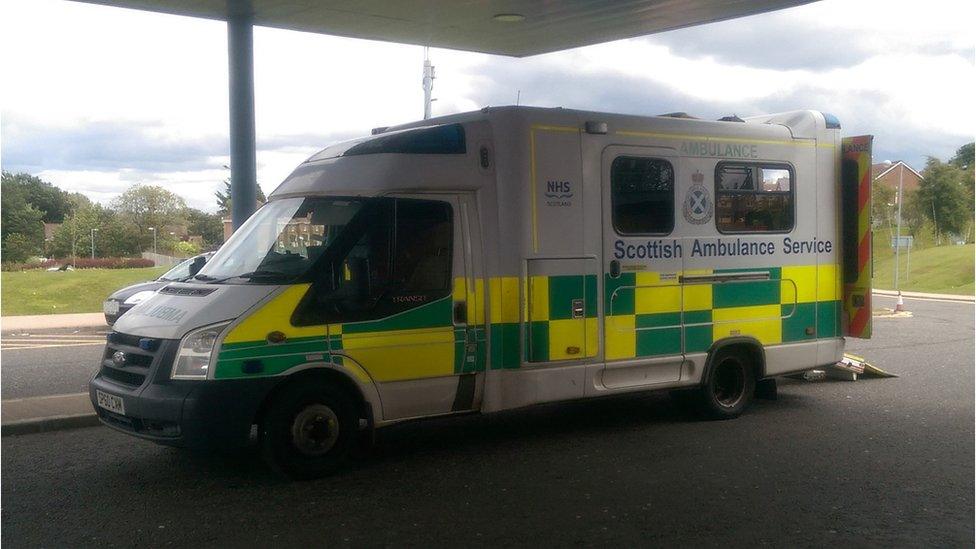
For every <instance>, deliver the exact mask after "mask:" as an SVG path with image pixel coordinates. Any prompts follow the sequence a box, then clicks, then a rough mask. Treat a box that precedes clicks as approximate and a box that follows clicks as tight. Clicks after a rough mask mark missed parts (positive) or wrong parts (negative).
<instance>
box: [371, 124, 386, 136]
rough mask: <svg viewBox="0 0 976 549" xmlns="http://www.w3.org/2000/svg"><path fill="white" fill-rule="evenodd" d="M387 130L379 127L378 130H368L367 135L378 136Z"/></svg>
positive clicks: (384, 127)
mask: <svg viewBox="0 0 976 549" xmlns="http://www.w3.org/2000/svg"><path fill="white" fill-rule="evenodd" d="M388 129H390V127H389V126H380V127H378V128H373V129H371V130H369V134H370V135H379V134H381V133H383V132H385V131H386V130H388Z"/></svg>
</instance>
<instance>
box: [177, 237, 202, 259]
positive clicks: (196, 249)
mask: <svg viewBox="0 0 976 549" xmlns="http://www.w3.org/2000/svg"><path fill="white" fill-rule="evenodd" d="M173 251H175V252H178V253H180V254H183V255H185V256H191V255H196V254H198V253H200V246H197V245H196V244H194V243H193V242H188V241H187V242H177V243H176V244H174V245H173Z"/></svg>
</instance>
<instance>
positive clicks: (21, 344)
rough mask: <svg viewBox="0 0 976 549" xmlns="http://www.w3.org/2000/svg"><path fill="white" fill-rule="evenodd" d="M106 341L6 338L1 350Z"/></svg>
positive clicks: (78, 345) (84, 345)
mask: <svg viewBox="0 0 976 549" xmlns="http://www.w3.org/2000/svg"><path fill="white" fill-rule="evenodd" d="M104 344H105V342H104V341H91V340H81V341H70V340H56V341H50V340H37V339H35V340H33V341H28V340H14V341H9V340H7V339H4V340H3V341H0V350H3V349H8V350H15V349H49V348H52V347H93V346H95V345H104Z"/></svg>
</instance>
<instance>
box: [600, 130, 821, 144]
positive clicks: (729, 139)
mask: <svg viewBox="0 0 976 549" xmlns="http://www.w3.org/2000/svg"><path fill="white" fill-rule="evenodd" d="M614 133H616V134H617V135H623V136H628V137H657V138H660V139H687V140H690V141H705V142H710V141H726V142H729V143H754V144H758V145H788V146H794V147H815V146H817V144H816V142H815V141H812V140H802V141H801V140H785V139H749V138H744V137H718V136H712V135H690V134H681V133H658V132H638V131H629V130H621V131H617V132H614ZM824 146H826V147H830V148H833V146H834V145H833V144H830V143H825V144H824Z"/></svg>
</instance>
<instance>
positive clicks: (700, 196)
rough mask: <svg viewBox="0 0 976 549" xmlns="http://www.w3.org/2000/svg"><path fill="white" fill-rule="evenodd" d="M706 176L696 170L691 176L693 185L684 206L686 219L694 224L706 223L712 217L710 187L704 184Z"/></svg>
mask: <svg viewBox="0 0 976 549" xmlns="http://www.w3.org/2000/svg"><path fill="white" fill-rule="evenodd" d="M704 180H705V176H704V175H702V173H701V172H699V171H696V172H695V173H694V174H693V175H692V176H691V187H689V188H688V192H687V194H685V203H684V208H682V210H683V213H684V215H685V221H687V222H688V223H691V224H692V225H704V224H705V223H708V221H709V220H711V219H712V198H711V196H709V194H708V189H706V188H705V185H704V183H703V182H704Z"/></svg>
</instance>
